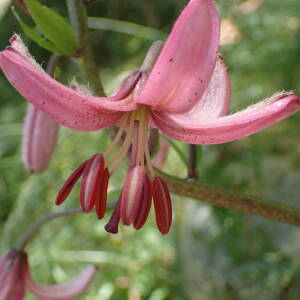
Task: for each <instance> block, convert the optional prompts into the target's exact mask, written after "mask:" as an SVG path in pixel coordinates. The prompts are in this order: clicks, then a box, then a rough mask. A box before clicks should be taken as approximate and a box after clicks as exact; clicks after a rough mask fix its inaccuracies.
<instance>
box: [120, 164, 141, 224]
mask: <svg viewBox="0 0 300 300" xmlns="http://www.w3.org/2000/svg"><path fill="white" fill-rule="evenodd" d="M144 176H145V173H144V169H143V168H142V167H141V166H134V167H133V168H131V169H130V170H129V171H128V173H127V177H126V180H125V184H124V187H123V190H122V196H121V220H122V222H123V224H124V225H131V224H132V223H133V221H134V220H135V219H136V217H137V215H138V212H139V207H140V200H141V196H142V192H143V183H144Z"/></svg>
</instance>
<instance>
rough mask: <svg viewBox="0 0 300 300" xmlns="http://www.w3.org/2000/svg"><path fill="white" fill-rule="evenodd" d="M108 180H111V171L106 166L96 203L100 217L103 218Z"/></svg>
mask: <svg viewBox="0 0 300 300" xmlns="http://www.w3.org/2000/svg"><path fill="white" fill-rule="evenodd" d="M108 181H109V171H108V169H107V168H105V169H104V171H103V173H102V176H101V178H100V185H99V186H100V193H99V197H98V198H97V199H96V203H95V204H96V213H97V216H98V219H102V218H103V217H104V214H105V211H106V203H107V188H108Z"/></svg>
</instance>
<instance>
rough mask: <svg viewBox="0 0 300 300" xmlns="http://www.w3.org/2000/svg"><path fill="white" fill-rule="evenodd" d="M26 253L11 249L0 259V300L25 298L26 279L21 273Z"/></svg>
mask: <svg viewBox="0 0 300 300" xmlns="http://www.w3.org/2000/svg"><path fill="white" fill-rule="evenodd" d="M23 258H24V253H23V252H20V251H17V250H16V249H11V250H10V251H9V252H8V253H7V254H6V255H5V256H3V257H2V258H1V260H0V300H15V299H23V298H24V295H25V288H24V280H23V277H22V273H21V261H22V260H23Z"/></svg>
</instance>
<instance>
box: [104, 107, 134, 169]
mask: <svg viewBox="0 0 300 300" xmlns="http://www.w3.org/2000/svg"><path fill="white" fill-rule="evenodd" d="M134 119H135V113H134V112H133V113H131V115H130V120H129V125H128V130H127V135H126V138H125V140H124V143H123V145H122V146H121V148H120V150H119V151H118V152H117V153H116V154H115V155H114V156H113V157H112V158H111V159H110V160H109V161H108V163H107V167H111V166H112V165H113V164H115V165H114V166H113V167H112V169H111V171H110V174H112V173H113V172H114V171H115V170H116V169H117V168H118V167H119V166H120V164H121V163H122V160H123V159H124V157H125V156H126V155H127V152H128V150H129V148H130V145H131V140H132V136H133V129H134ZM116 157H117V159H115V158H116Z"/></svg>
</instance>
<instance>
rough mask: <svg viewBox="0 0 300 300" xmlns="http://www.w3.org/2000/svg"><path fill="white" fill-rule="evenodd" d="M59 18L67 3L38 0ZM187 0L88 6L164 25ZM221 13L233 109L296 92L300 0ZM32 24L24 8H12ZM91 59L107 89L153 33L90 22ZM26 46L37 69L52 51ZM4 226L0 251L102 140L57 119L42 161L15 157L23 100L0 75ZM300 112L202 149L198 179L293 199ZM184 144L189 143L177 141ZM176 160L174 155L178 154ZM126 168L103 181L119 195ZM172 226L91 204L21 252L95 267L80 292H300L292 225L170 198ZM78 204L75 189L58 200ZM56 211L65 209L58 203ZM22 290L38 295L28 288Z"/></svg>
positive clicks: (45, 273) (234, 5)
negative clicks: (115, 222)
mask: <svg viewBox="0 0 300 300" xmlns="http://www.w3.org/2000/svg"><path fill="white" fill-rule="evenodd" d="M41 2H42V3H43V4H45V5H48V6H49V7H51V8H52V9H54V10H55V11H57V12H58V13H60V14H61V15H62V16H64V17H66V18H67V10H66V7H65V3H64V1H61V0H51V1H50V0H47V1H46V0H45V1H41ZM186 2H187V1H185V0H178V1H174V0H164V1H161V0H147V1H140V0H124V1H123V0H110V1H106V0H98V1H96V4H95V5H93V6H91V7H89V8H88V11H89V16H95V17H97V16H98V17H106V18H113V19H119V20H124V21H130V22H134V23H138V24H142V25H146V26H151V27H153V28H156V29H159V30H162V31H163V32H166V33H167V32H168V31H169V30H170V28H171V25H172V23H173V22H174V20H175V19H176V17H177V16H178V14H179V13H180V11H181V9H182V8H183V6H184V4H185V3H186ZM217 4H218V8H219V10H220V13H221V16H222V19H223V39H222V40H223V42H224V44H223V46H222V48H221V53H222V55H223V56H224V58H225V62H226V63H227V64H228V67H229V72H230V75H231V81H232V88H233V95H232V111H235V110H238V109H240V108H242V107H245V106H246V105H248V104H251V103H254V102H257V101H258V100H260V99H262V98H265V97H267V96H268V95H271V94H273V93H274V92H277V91H280V90H293V91H295V92H298V94H300V5H299V1H298V0H288V1H285V2H282V1H280V0H247V1H237V0H236V1H234V0H226V1H221V0H219V1H217ZM18 13H19V14H20V15H21V16H22V18H23V19H24V20H26V22H27V23H28V24H31V25H33V23H32V21H31V20H30V19H29V17H28V16H27V15H26V14H24V13H23V12H22V11H20V10H18ZM0 25H1V26H0V48H1V49H3V48H4V47H5V46H6V45H7V44H8V40H9V37H10V36H11V35H12V33H13V32H18V33H19V32H21V29H20V27H19V25H18V22H17V21H16V20H15V18H14V16H13V14H12V12H11V11H10V10H8V11H7V12H6V13H5V14H4V17H3V18H2V19H1V20H0ZM91 34H92V42H93V47H94V49H95V56H96V59H97V65H98V66H99V70H100V72H101V73H100V74H101V78H102V80H103V82H104V85H105V87H106V90H107V91H111V90H112V88H113V87H115V86H116V85H117V83H118V82H119V81H120V80H121V78H122V77H124V75H125V74H126V73H127V72H128V71H130V70H133V69H136V68H138V66H139V64H140V63H141V62H142V58H143V55H144V54H145V51H146V49H147V47H148V46H149V45H150V43H151V41H149V40H147V39H143V38H141V37H134V36H130V35H126V34H120V33H114V32H111V31H99V30H92V31H91ZM23 38H24V39H25V42H26V44H27V45H28V46H29V48H30V51H31V52H32V53H33V55H34V56H35V57H36V59H37V60H38V61H39V62H40V63H41V64H42V65H43V66H44V67H45V65H46V62H47V60H48V58H49V55H50V53H49V52H47V51H46V50H43V49H41V48H39V47H38V46H37V45H36V44H34V43H33V42H31V41H30V40H28V39H27V38H26V37H24V35H23ZM61 63H62V66H61V68H62V69H63V70H66V72H64V73H62V74H61V76H60V78H59V79H60V80H61V81H63V82H68V81H69V80H70V79H71V78H72V77H73V76H74V73H76V68H75V67H74V66H73V65H72V64H70V63H69V62H68V61H65V60H63V61H62V62H61ZM0 89H1V94H0V100H1V101H0V107H1V110H0V137H1V138H0V230H1V253H3V252H5V251H7V250H8V249H9V247H11V246H13V245H14V244H15V243H16V242H17V241H18V239H19V238H20V237H21V236H22V233H23V231H24V228H26V227H28V226H29V224H31V223H32V222H34V221H35V220H37V219H38V218H40V217H42V216H44V215H45V214H47V213H49V212H51V211H54V210H57V208H56V207H54V203H53V202H54V199H55V195H56V193H57V190H58V189H59V187H60V186H61V185H62V183H63V181H64V179H66V178H67V176H68V174H70V172H71V171H72V170H73V169H74V168H75V167H76V166H77V165H78V164H79V163H80V162H82V161H83V160H85V159H87V158H88V157H90V156H91V155H92V154H94V152H101V151H102V150H103V149H105V147H106V145H107V143H108V140H107V137H106V136H105V134H103V133H101V132H94V133H81V132H74V131H71V130H69V129H66V128H61V130H60V139H59V143H58V146H57V150H56V152H55V155H54V158H53V160H52V163H51V165H50V167H49V169H48V170H47V171H46V172H44V173H43V174H41V175H30V174H28V173H26V171H25V170H24V168H23V165H22V162H21V151H20V143H21V133H22V120H23V115H24V111H25V105H26V103H25V101H24V100H22V98H21V97H20V96H19V95H18V94H17V92H16V91H15V90H14V89H13V88H12V87H11V86H10V85H9V84H8V82H7V81H6V79H5V78H4V76H3V75H2V74H0ZM299 124H300V114H296V115H295V116H293V117H291V118H289V119H288V120H285V121H283V122H281V123H280V124H277V125H274V126H272V127H271V128H269V129H267V130H265V131H263V132H261V133H258V134H256V135H254V136H251V137H248V138H245V139H242V140H240V141H236V142H232V143H228V144H224V145H215V146H206V147H203V151H202V158H201V165H200V166H197V167H198V169H199V170H200V178H201V179H203V180H205V181H207V182H210V183H214V184H216V185H219V186H222V187H225V188H228V189H238V190H239V191H240V192H244V193H246V194H250V195H259V196H261V197H266V198H270V199H273V200H276V201H282V202H285V203H289V204H293V205H297V206H299V201H300V196H299V195H300V184H299V183H300V159H299V154H300V143H299V130H298V128H299ZM176 143H177V144H178V147H180V148H181V149H182V151H186V150H187V147H186V146H185V145H183V144H182V143H179V142H176ZM174 161H176V163H174ZM125 167H126V166H123V169H122V170H120V171H119V173H117V174H116V176H115V177H114V178H113V181H112V185H111V186H110V189H111V192H110V196H109V198H110V200H114V199H115V198H116V197H117V194H118V190H119V189H120V184H121V182H122V178H123V174H124V171H125ZM165 170H166V171H167V172H170V173H172V174H179V175H180V176H182V177H185V176H186V174H185V172H184V171H183V170H184V165H183V164H182V162H181V161H180V159H179V158H178V156H177V154H176V153H175V152H174V151H171V153H170V156H169V158H168V162H167V164H166V166H165ZM173 200H174V201H173V202H174V206H175V208H174V210H175V217H174V225H173V227H172V230H171V232H170V234H169V235H168V236H161V235H160V234H159V232H158V231H157V229H156V227H155V224H154V217H153V216H151V218H149V219H150V220H149V221H148V222H147V224H146V226H145V227H144V228H143V229H142V230H140V231H139V232H134V231H133V230H131V229H128V228H124V227H121V232H120V234H118V235H116V236H113V235H110V234H107V233H106V232H105V231H104V229H103V227H104V224H105V222H106V221H107V218H106V219H105V220H102V221H98V220H97V219H96V217H95V216H94V215H93V214H89V215H82V216H73V217H67V218H62V219H57V220H54V221H51V223H49V224H48V225H47V226H44V227H43V228H42V229H41V230H40V231H39V234H38V235H37V236H36V238H35V239H34V240H33V242H32V243H30V245H29V246H28V248H27V250H28V253H29V254H30V262H31V265H32V267H33V275H34V277H35V278H37V279H39V281H41V282H45V283H50V282H53V283H55V282H61V281H64V280H67V279H68V278H70V277H71V276H72V274H75V272H76V271H78V270H80V269H82V268H83V266H84V264H85V263H90V262H95V263H97V264H99V265H100V271H99V272H98V275H97V277H96V279H95V280H94V282H93V284H92V286H91V288H90V289H89V290H88V291H87V293H86V294H84V295H82V296H81V297H80V299H101V300H104V299H130V300H135V299H149V300H163V299H172V300H176V299H178V300H179V299H193V300H198V299H199V300H202V299H217V300H219V299H222V300H225V299H242V300H248V299H249V300H250V299H251V300H252V299H264V300H269V299H270V300H274V299H278V300H281V299H282V300H283V299H284V300H289V299H291V300H296V299H299V297H300V288H299V286H300V269H299V266H300V259H299V250H300V231H299V229H298V228H295V227H292V226H289V225H284V224H279V223H276V222H272V221H269V220H264V219H262V218H259V217H253V216H247V215H244V214H241V213H238V212H235V211H231V210H228V209H223V208H217V207H212V206H209V205H206V204H203V203H199V202H195V201H193V200H191V199H183V198H179V197H176V196H173ZM63 206H64V208H67V207H78V189H77V190H76V191H74V192H73V193H72V196H71V197H70V199H68V200H67V201H66V203H65V204H64V205H63ZM59 209H62V208H59ZM26 299H34V298H33V296H31V295H28V296H27V298H26Z"/></svg>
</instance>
